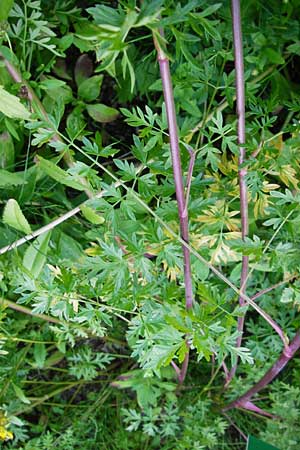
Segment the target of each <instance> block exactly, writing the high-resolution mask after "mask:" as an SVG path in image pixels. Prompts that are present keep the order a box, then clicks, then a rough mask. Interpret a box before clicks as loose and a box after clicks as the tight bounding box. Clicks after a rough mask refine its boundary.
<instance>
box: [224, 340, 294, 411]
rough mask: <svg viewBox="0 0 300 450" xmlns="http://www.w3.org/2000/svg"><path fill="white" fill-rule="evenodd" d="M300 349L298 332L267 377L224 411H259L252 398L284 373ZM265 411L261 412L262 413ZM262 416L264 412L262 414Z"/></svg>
mask: <svg viewBox="0 0 300 450" xmlns="http://www.w3.org/2000/svg"><path fill="white" fill-rule="evenodd" d="M299 348H300V331H298V332H297V333H296V335H295V337H294V339H293V340H292V341H291V343H290V345H289V346H288V347H287V348H285V349H284V350H283V352H282V353H281V355H280V356H279V358H278V359H277V360H276V361H275V363H274V364H273V366H272V367H271V368H270V369H269V370H268V371H267V372H266V373H265V375H264V376H263V377H262V378H261V379H260V380H259V381H258V382H257V383H256V384H255V385H254V386H253V387H252V388H251V389H249V390H248V391H247V392H246V393H245V394H243V395H242V396H241V397H239V398H237V399H236V400H234V401H233V402H231V403H229V405H227V406H226V407H225V408H224V411H228V410H229V409H232V408H244V409H249V410H252V411H254V410H256V411H258V407H256V406H255V405H254V404H253V403H252V401H251V399H252V397H253V396H254V395H255V394H257V393H258V392H259V391H261V390H262V389H263V388H264V387H265V386H267V385H268V384H269V383H271V381H272V380H273V379H274V378H275V377H276V376H277V375H278V374H279V373H280V372H281V371H282V369H283V368H284V367H285V366H286V364H287V363H288V362H289V361H290V360H291V359H292V358H293V356H294V355H295V353H296V352H297V351H298V350H299ZM261 411H263V410H260V412H261ZM261 413H262V414H263V413H264V412H261ZM264 415H270V414H269V413H265V414H264Z"/></svg>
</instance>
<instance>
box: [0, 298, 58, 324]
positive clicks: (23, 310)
mask: <svg viewBox="0 0 300 450" xmlns="http://www.w3.org/2000/svg"><path fill="white" fill-rule="evenodd" d="M2 305H3V306H5V307H7V308H11V309H14V310H15V311H18V312H21V313H24V314H28V315H29V316H32V317H36V318H37V319H41V320H45V321H46V322H50V323H57V324H60V323H61V321H60V320H59V319H55V318H54V317H51V316H47V315H46V314H36V313H34V312H33V311H32V310H31V309H30V308H27V307H26V306H22V305H18V303H15V302H12V301H10V300H6V299H4V298H0V306H2Z"/></svg>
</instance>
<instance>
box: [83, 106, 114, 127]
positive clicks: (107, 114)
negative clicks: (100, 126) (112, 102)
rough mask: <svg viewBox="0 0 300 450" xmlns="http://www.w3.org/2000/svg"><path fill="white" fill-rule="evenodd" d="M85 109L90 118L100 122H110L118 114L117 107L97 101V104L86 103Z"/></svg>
mask: <svg viewBox="0 0 300 450" xmlns="http://www.w3.org/2000/svg"><path fill="white" fill-rule="evenodd" d="M86 109H87V112H88V114H89V116H90V117H91V118H92V119H94V120H95V121H96V122H101V123H107V122H112V121H113V120H115V119H116V118H117V117H118V115H119V111H118V110H117V109H115V108H111V107H110V106H106V105H103V103H98V104H97V105H87V107H86Z"/></svg>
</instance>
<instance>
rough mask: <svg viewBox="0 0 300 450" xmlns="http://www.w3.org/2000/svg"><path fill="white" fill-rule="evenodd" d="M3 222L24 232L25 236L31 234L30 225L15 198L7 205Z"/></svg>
mask: <svg viewBox="0 0 300 450" xmlns="http://www.w3.org/2000/svg"><path fill="white" fill-rule="evenodd" d="M3 222H4V223H5V224H6V225H9V226H10V227H12V228H15V229H16V230H19V231H23V232H24V233H25V234H30V233H31V228H30V225H29V223H28V222H27V219H26V218H25V216H24V214H23V213H22V211H21V208H20V206H19V205H18V202H17V201H16V200H15V199H14V198H11V199H9V200H8V202H7V203H6V206H5V208H4V212H3Z"/></svg>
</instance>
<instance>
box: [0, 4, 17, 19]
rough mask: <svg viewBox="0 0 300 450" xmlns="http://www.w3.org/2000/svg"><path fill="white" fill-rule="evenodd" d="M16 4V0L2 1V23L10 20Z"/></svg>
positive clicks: (0, 7) (0, 15)
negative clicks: (11, 11) (9, 16)
mask: <svg viewBox="0 0 300 450" xmlns="http://www.w3.org/2000/svg"><path fill="white" fill-rule="evenodd" d="M13 4H14V0H0V21H2V20H6V19H7V18H8V15H9V12H10V10H11V8H12V6H13Z"/></svg>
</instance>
